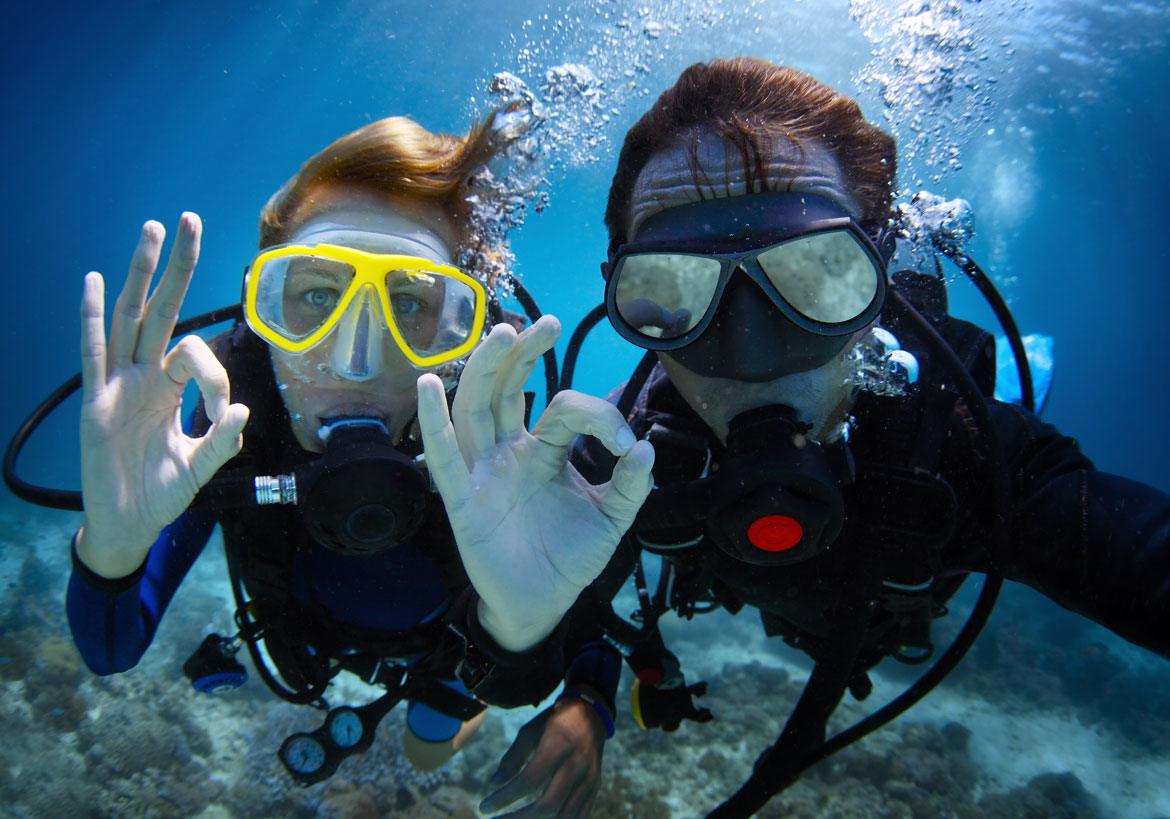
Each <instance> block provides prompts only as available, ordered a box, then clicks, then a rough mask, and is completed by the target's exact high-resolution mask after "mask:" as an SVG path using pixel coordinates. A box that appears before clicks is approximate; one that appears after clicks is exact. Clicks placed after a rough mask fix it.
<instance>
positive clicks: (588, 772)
mask: <svg viewBox="0 0 1170 819" xmlns="http://www.w3.org/2000/svg"><path fill="white" fill-rule="evenodd" d="M599 699H600V697H599ZM604 750H605V726H604V725H603V724H602V722H601V717H600V716H598V715H597V713H596V712H595V711H594V710H593V708H592V706H590V705H589V704H588V703H585V702H582V701H581V700H573V699H566V700H561V701H560V702H558V703H556V704H555V705H553V706H552V707H551V708H547V709H545V710H544V711H541V712H540V713H539V714H537V715H536V716H535V717H533V718H532V719H531V720H530V721H529V722H528V723H526V724H525V725H524V727H523V728H521V729H520V731H519V733H517V734H516V740H515V742H513V743H512V747H510V748H509V749H508V750H507V752H506V753H505V754H504V757H503V759H501V760H500V766H499V768H497V769H496V772H495V774H494V775H493V776H492V778H491V780H490V781H489V784H490V785H491V786H493V787H495V786H502V787H499V788H498V790H496V791H495V792H494V793H492V794H490V795H489V796H488V797H487V798H486V799H484V800H483V802H481V803H480V806H479V809H480V810H481V811H482V812H484V813H491V812H493V811H497V810H500V809H501V808H505V807H507V806H508V805H510V804H512V803H513V802H515V801H516V800H518V799H524V798H525V797H528V796H531V795H533V794H538V797H537V799H536V800H535V801H533V802H532V803H530V804H528V805H525V806H524V807H522V808H520V809H519V810H516V811H513V812H512V813H508V814H504V816H503V817H499V819H505V817H521V816H530V817H535V816H557V817H567V818H568V819H571V818H572V817H578V816H588V815H589V811H590V808H592V807H593V800H594V799H595V798H596V797H597V790H598V788H599V787H600V786H601V754H602V751H604Z"/></svg>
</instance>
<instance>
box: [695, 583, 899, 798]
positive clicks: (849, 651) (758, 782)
mask: <svg viewBox="0 0 1170 819" xmlns="http://www.w3.org/2000/svg"><path fill="white" fill-rule="evenodd" d="M873 576H875V575H874V574H873V573H870V572H865V573H862V574H861V575H859V576H857V577H855V578H853V579H851V582H849V583H847V584H846V585H845V587H844V588H843V590H842V595H841V599H840V601H839V602H838V605H837V607H836V611H835V612H834V619H835V621H836V624H835V626H834V628H833V631H832V633H831V635H830V637H829V640H828V642H827V645H826V649H827V650H826V651H825V654H824V656H823V657H822V659H821V660H819V661H818V662H817V664H816V665H815V666H814V667H813V671H812V674H810V675H809V678H808V682H807V683H806V684H805V687H804V691H803V693H801V695H800V699H799V700H798V701H797V703H796V707H795V708H794V709H793V711H792V714H791V715H790V716H789V717H788V722H787V723H785V725H784V730H783V731H782V732H781V734H780V738H779V739H777V740H776V742H775V744H774V745H772V746H771V747H770V748H768V750H766V751H765V752H764V753H763V754H762V755H761V756H760V758H759V759H757V760H756V765H755V768H754V770H753V771H752V775H751V776H750V777H749V778H748V780H747V781H746V782H745V783H744V784H743V785H742V786H741V787H740V789H739V790H738V791H736V792H735V794H734V795H732V796H731V798H730V799H728V800H727V801H726V802H724V803H723V804H722V805H720V806H719V807H717V808H715V810H713V811H711V813H710V814H708V817H709V819H732V817H748V816H752V815H754V814H755V813H756V811H758V810H759V809H760V808H762V807H763V806H764V805H765V804H766V803H767V802H768V800H769V799H771V798H772V797H773V796H775V795H776V794H777V793H779V792H780V791H782V790H784V789H785V788H787V787H788V786H789V785H791V784H792V783H793V782H795V781H796V780H797V778H798V777H799V776H800V775H801V774H802V773H803V772H804V770H805V768H807V767H808V766H807V763H806V760H807V759H808V758H809V757H810V756H813V755H815V754H816V752H817V751H818V750H819V749H820V748H821V747H823V746H824V744H825V735H826V730H827V729H826V726H827V724H828V721H829V717H830V716H831V715H832V713H833V711H834V710H835V709H836V708H837V705H838V704H839V703H840V702H841V698H842V697H844V696H845V692H846V691H847V690H848V688H849V683H850V681H851V680H852V679H853V676H854V666H855V665H856V662H857V657H858V654H859V653H860V652H861V646H862V643H863V642H864V641H865V636H866V632H867V629H868V627H869V622H870V619H871V618H872V616H873V611H874V606H875V600H876V593H877V588H876V584H875V583H874V582H873V580H872V579H871V578H872V577H873Z"/></svg>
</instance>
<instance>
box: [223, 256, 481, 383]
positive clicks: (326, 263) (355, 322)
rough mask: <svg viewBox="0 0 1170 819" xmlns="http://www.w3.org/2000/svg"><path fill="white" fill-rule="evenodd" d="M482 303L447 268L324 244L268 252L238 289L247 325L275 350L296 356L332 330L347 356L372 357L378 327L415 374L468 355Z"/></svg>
mask: <svg viewBox="0 0 1170 819" xmlns="http://www.w3.org/2000/svg"><path fill="white" fill-rule="evenodd" d="M486 304H487V297H486V294H485V291H484V288H483V285H481V284H480V283H479V282H478V281H476V280H475V279H473V278H472V277H471V276H469V275H467V274H466V273H464V272H463V271H462V270H460V269H459V268H457V267H454V266H452V265H449V264H444V263H440V262H435V261H432V260H430V259H426V258H422V257H419V256H403V255H398V254H384V253H369V252H366V251H363V250H356V249H354V248H349V247H342V246H340V245H330V244H312V245H309V244H290V245H278V246H275V247H271V248H267V249H265V250H264V251H262V252H261V253H260V255H258V256H257V257H256V259H255V260H254V261H253V262H252V265H251V266H250V267H249V269H248V274H247V278H246V280H245V285H244V317H245V319H246V320H247V322H248V326H249V327H250V328H251V329H252V331H253V332H255V333H256V334H257V335H259V336H260V337H261V338H263V339H264V340H265V341H267V342H268V343H269V344H271V345H272V346H274V347H276V348H278V349H281V350H285V351H287V352H290V353H302V352H305V351H306V350H309V349H311V348H313V347H315V346H316V345H317V344H319V343H321V341H322V340H324V339H325V338H326V337H327V336H329V335H330V333H332V332H334V331H337V333H338V336H339V338H338V341H339V342H340V343H343V344H345V345H347V349H348V348H349V347H352V348H353V349H355V350H367V349H368V350H372V351H374V352H373V353H372V354H374V355H376V354H377V350H378V349H380V343H379V344H377V345H376V346H373V345H372V342H376V341H377V339H376V338H375V337H374V335H373V334H374V331H375V330H376V329H377V325H378V324H380V325H381V326H382V327H385V328H386V329H387V330H389V332H390V335H391V337H392V338H393V339H394V342H395V344H396V345H397V346H398V349H399V350H401V351H402V354H403V355H404V356H405V357H406V358H407V360H409V361H410V363H411V364H413V365H414V366H416V367H433V366H436V365H438V364H443V363H445V362H448V361H454V360H455V359H458V358H462V357H463V356H465V355H467V354H468V353H470V352H471V350H472V349H473V348H474V347H475V345H476V343H477V342H478V341H479V340H480V337H481V335H482V333H483V325H484V315H485V312H486Z"/></svg>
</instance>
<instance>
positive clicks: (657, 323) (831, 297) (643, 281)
mask: <svg viewBox="0 0 1170 819" xmlns="http://www.w3.org/2000/svg"><path fill="white" fill-rule="evenodd" d="M889 244H890V242H889V241H888V240H883V241H882V245H883V247H882V249H880V250H879V248H878V246H877V245H875V243H874V240H873V239H872V238H871V237H870V236H869V235H868V234H867V233H866V232H865V230H863V229H862V227H861V226H860V225H859V224H858V223H857V221H856V220H855V219H854V218H853V217H852V216H850V215H849V213H848V211H846V210H845V209H844V208H843V207H841V206H840V205H839V204H837V203H836V202H834V201H832V200H830V199H827V198H825V197H822V196H816V195H813V194H804V193H790V192H767V193H756V194H749V195H746V196H734V197H721V198H718V199H708V200H704V201H701V202H694V203H692V204H688V205H680V206H678V207H673V208H668V209H666V210H664V211H661V212H659V213H656V214H654V215H653V216H651V217H650V218H649V219H647V220H646V222H645V224H643V225H642V227H641V228H640V229H639V230H638V233H637V235H636V236H635V237H634V240H633V241H631V242H628V243H626V244H624V245H620V246H618V247H617V248H616V249H614V250H613V251H612V253H611V255H610V259H609V261H608V262H607V263H605V264H603V265H602V273H603V275H604V276H605V278H606V289H605V296H606V310H607V312H608V314H609V319H610V322H611V323H612V324H613V326H614V328H615V329H616V330H617V331H618V333H620V334H621V335H622V336H623V337H624V338H626V339H627V340H629V341H631V342H633V343H634V344H636V345H638V346H639V347H643V348H645V349H648V350H657V351H665V352H669V353H670V354H671V357H672V358H674V359H676V360H677V361H678V362H679V363H680V364H682V365H683V366H684V367H686V368H687V369H689V370H691V371H693V372H695V373H698V374H700V375H705V376H715V377H721V378H732V379H736V380H742V381H757V382H758V381H770V380H773V379H775V378H779V377H781V376H783V375H788V374H790V373H794V372H802V371H806V370H812V369H816V368H817V367H820V366H822V365H823V364H825V363H827V362H828V361H829V360H830V359H831V358H832V357H833V356H834V355H836V354H838V353H839V352H841V350H842V349H843V348H844V347H845V344H846V342H847V341H848V339H849V337H850V336H852V335H853V334H854V333H855V332H856V331H857V330H859V329H861V328H863V327H865V326H867V325H868V324H869V323H870V322H872V321H873V320H874V319H876V318H877V316H878V314H879V313H880V312H881V308H882V304H883V303H884V301H885V294H886V275H885V268H886V262H885V258H886V257H887V256H888V255H890V251H891V249H892V248H891V247H889V246H888V245H889ZM883 251H884V252H883Z"/></svg>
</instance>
